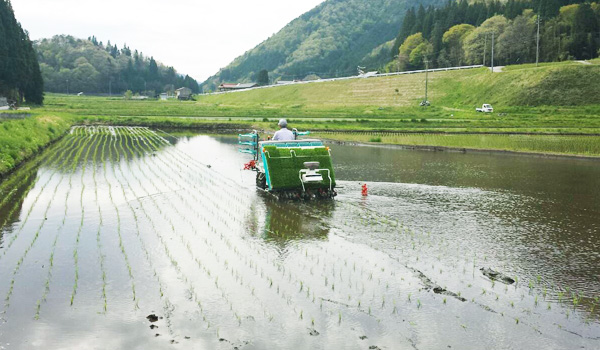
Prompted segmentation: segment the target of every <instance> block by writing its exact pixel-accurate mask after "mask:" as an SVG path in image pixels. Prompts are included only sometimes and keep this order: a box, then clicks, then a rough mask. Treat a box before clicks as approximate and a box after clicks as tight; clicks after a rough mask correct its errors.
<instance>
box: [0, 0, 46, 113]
mask: <svg viewBox="0 0 600 350" xmlns="http://www.w3.org/2000/svg"><path fill="white" fill-rule="evenodd" d="M0 57H1V61H0V62H1V64H0V94H1V95H3V96H7V97H9V98H11V99H15V100H18V102H23V101H24V100H25V101H27V102H29V103H34V104H41V103H42V102H43V100H44V92H43V90H44V85H43V80H42V73H41V71H40V66H39V63H38V58H37V55H36V53H35V51H34V50H33V47H32V42H31V40H29V35H28V33H27V32H26V31H25V30H23V28H22V27H21V25H20V24H19V22H17V20H16V18H15V14H14V11H13V9H12V6H11V4H10V2H9V1H5V0H0Z"/></svg>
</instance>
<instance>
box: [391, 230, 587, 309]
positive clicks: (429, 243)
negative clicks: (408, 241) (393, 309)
mask: <svg viewBox="0 0 600 350" xmlns="http://www.w3.org/2000/svg"><path fill="white" fill-rule="evenodd" d="M380 221H382V222H384V221H385V219H382V220H380ZM412 236H414V235H412ZM426 243H427V247H429V248H431V247H432V242H431V241H428V242H426ZM442 246H443V247H446V245H443V244H442ZM440 273H441V271H440ZM576 299H577V298H575V300H576ZM574 304H575V305H577V302H574Z"/></svg>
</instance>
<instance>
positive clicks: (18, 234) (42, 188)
mask: <svg viewBox="0 0 600 350" xmlns="http://www.w3.org/2000/svg"><path fill="white" fill-rule="evenodd" d="M67 150H68V149H65V150H64V151H63V152H66V151H67ZM74 150H75V149H74V148H71V149H70V153H69V155H71V154H72V153H73V152H74ZM61 158H62V156H59V157H58V158H56V161H58V160H59V159H61ZM65 164H66V163H64V162H63V163H62V166H61V169H62V168H64V166H65ZM58 171H59V169H56V168H55V169H53V171H52V172H51V174H50V176H49V177H48V180H47V181H46V182H45V183H44V184H43V185H42V186H41V187H40V190H39V193H38V194H37V196H36V197H35V199H34V200H33V202H32V203H31V205H30V207H29V209H28V211H27V214H26V215H25V218H24V219H23V220H22V221H21V224H20V225H19V228H18V229H17V231H16V232H15V233H13V235H12V236H11V237H10V240H9V241H8V245H7V246H6V247H5V249H4V251H3V252H2V255H1V256H0V261H2V258H3V257H4V256H5V255H6V253H7V252H8V251H9V250H10V248H11V247H12V245H13V244H14V243H15V241H16V240H17V238H19V236H20V234H21V232H22V231H23V229H24V228H25V226H26V224H27V222H28V221H29V217H30V216H31V213H32V212H33V209H34V208H35V207H36V204H37V202H38V201H39V199H40V197H41V195H42V193H43V192H44V190H45V189H46V187H47V186H48V184H49V183H50V182H51V181H52V178H53V177H54V175H55V174H56V173H57V172H58ZM50 201H52V198H50ZM17 205H18V204H17Z"/></svg>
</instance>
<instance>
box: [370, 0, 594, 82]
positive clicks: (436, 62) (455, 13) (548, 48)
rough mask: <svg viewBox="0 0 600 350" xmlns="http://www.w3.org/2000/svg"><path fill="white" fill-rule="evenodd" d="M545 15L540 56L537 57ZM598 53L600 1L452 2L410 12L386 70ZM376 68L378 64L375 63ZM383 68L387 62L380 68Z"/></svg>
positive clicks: (558, 58) (585, 56)
mask: <svg viewBox="0 0 600 350" xmlns="http://www.w3.org/2000/svg"><path fill="white" fill-rule="evenodd" d="M538 19H539V57H536V56H537V44H538ZM492 44H493V45H494V46H493V49H494V63H495V64H496V65H505V64H521V63H530V62H535V61H536V58H537V59H538V60H539V61H540V62H556V61H564V60H573V59H579V60H585V59H591V58H595V57H598V55H599V52H598V49H599V48H600V4H599V3H596V2H591V3H590V2H588V1H582V0H508V1H487V2H482V1H481V2H471V3H469V2H468V1H467V0H460V1H449V2H448V3H447V4H446V5H445V6H443V7H439V8H434V7H433V6H429V7H424V6H420V7H418V8H411V9H409V10H408V11H407V13H406V15H405V17H404V21H403V24H402V27H401V30H400V33H399V35H398V37H397V38H396V41H395V44H394V46H393V48H392V49H391V51H390V56H389V58H388V59H389V60H390V62H389V64H388V65H387V66H386V67H385V68H383V70H385V71H395V70H410V69H420V68H423V67H424V66H425V60H428V61H429V63H430V67H449V66H459V65H464V64H485V65H488V66H489V65H490V64H491V59H492V55H491V52H492ZM372 68H373V67H372ZM374 68H381V67H374Z"/></svg>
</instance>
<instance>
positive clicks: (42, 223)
mask: <svg viewBox="0 0 600 350" xmlns="http://www.w3.org/2000/svg"><path fill="white" fill-rule="evenodd" d="M65 163H66V160H65V161H64V162H63V165H61V167H62V166H64V164H65ZM63 180H64V177H61V178H60V180H59V181H58V182H57V184H56V186H55V187H54V191H53V193H52V195H51V197H50V200H49V201H48V204H47V206H46V209H45V211H44V214H43V217H44V218H46V217H47V216H48V211H49V210H50V207H51V206H52V200H53V199H54V197H56V194H57V192H58V188H59V187H60V185H61V183H62V181H63ZM45 224H46V220H45V219H43V220H41V222H40V224H39V226H38V228H37V229H36V230H35V233H34V235H33V238H32V241H31V242H30V243H29V245H28V246H27V247H26V248H25V250H24V251H23V253H22V255H21V257H20V259H19V260H18V261H17V264H16V266H15V268H14V269H13V273H12V278H11V282H10V288H9V290H8V293H7V295H6V297H5V299H4V301H5V305H4V306H5V308H8V307H9V306H10V299H11V296H12V293H13V290H14V286H15V282H16V276H17V274H18V272H19V271H20V269H21V266H22V265H23V262H24V261H25V259H26V258H27V255H28V254H29V252H30V251H31V249H32V248H33V247H34V245H35V243H36V242H37V239H38V238H39V236H40V233H41V231H42V229H43V227H44V225H45ZM38 305H39V303H38Z"/></svg>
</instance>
